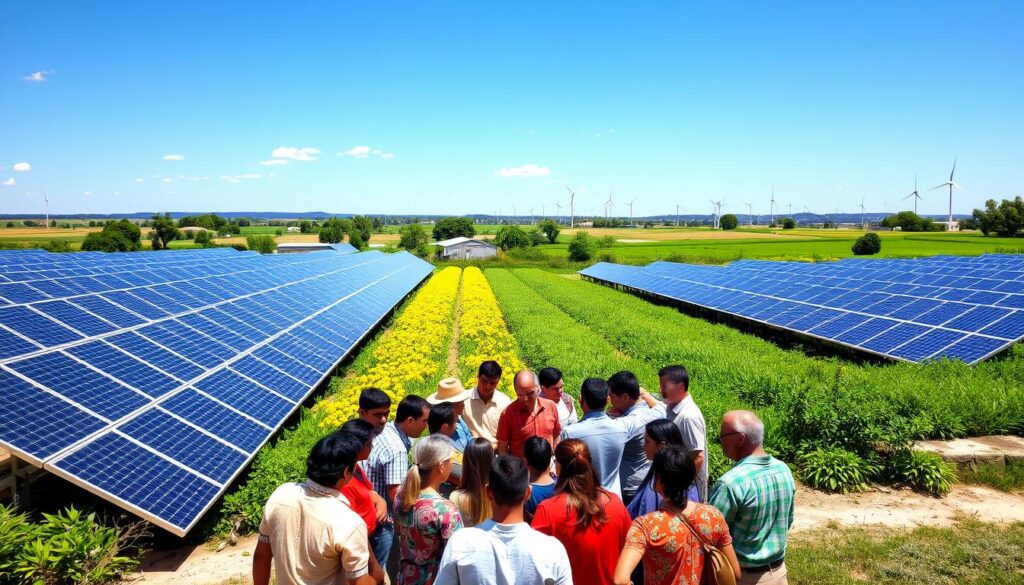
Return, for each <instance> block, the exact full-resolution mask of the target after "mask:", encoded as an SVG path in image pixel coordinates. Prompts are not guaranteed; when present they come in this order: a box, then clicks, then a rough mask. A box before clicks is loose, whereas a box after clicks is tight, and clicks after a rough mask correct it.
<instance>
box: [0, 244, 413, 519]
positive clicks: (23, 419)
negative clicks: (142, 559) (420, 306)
mask: <svg viewBox="0 0 1024 585" xmlns="http://www.w3.org/2000/svg"><path fill="white" fill-rule="evenodd" d="M431 270H432V266H431V265H430V264H428V263H427V262H424V261H423V260H420V259H419V258H416V257H415V256H413V255H411V254H408V253H406V252H402V253H398V254H384V253H381V252H364V253H358V254H339V253H337V252H333V251H325V252H312V253H306V254H287V255H266V256H263V255H258V254H252V253H240V252H235V251H234V250H230V249H211V250H195V251H180V252H166V253H163V252H161V253H148V252H147V253H131V254H102V253H79V254H49V253H46V252H37V251H17V252H14V251H11V252H4V253H0V404H2V405H3V407H2V408H0V444H3V445H4V446H6V447H8V448H9V449H10V450H11V451H12V452H13V453H15V454H17V455H18V456H19V457H20V458H22V459H24V460H27V461H29V462H31V463H33V464H35V465H38V466H42V467H44V468H45V469H48V470H50V471H51V472H52V473H54V474H56V475H59V476H61V477H64V478H66V479H68V480H70V481H72V482H74V483H76V484H78V485H80V486H82V487H84V488H86V489H88V490H90V491H92V492H94V493H96V494H98V495H100V496H102V497H104V498H106V499H108V500H110V501H113V502H114V503H116V504H118V505H120V506H122V507H124V508H126V509H129V510H132V511H134V512H135V513H137V514H139V515H140V516H142V517H144V518H147V519H149V520H150V521H152V522H154V523H156V524H158V525H160V526H162V527H164V528H166V529H168V530H170V531H171V532H174V533H176V534H179V535H184V534H185V533H186V532H187V531H188V530H189V529H190V528H191V527H192V526H193V525H194V524H195V522H196V521H198V519H199V518H200V517H201V516H202V515H203V513H205V511H206V510H208V509H209V507H210V506H211V505H212V504H213V503H214V501H216V499H217V498H218V497H219V496H220V494H221V493H222V492H223V491H224V489H225V487H226V486H227V485H228V484H229V483H230V482H231V481H232V479H233V478H234V477H235V476H236V475H237V474H238V473H239V472H240V471H241V470H242V469H243V468H244V467H245V466H246V464H247V463H248V462H249V461H250V460H251V459H252V457H253V456H254V455H255V453H256V451H257V450H258V449H259V448H260V446H262V445H263V443H264V442H265V441H267V439H268V438H269V437H270V436H271V435H272V434H273V433H274V432H275V431H276V430H277V429H278V428H279V427H280V425H281V424H282V423H283V421H284V420H285V419H286V418H288V416H289V415H290V414H292V413H293V412H294V411H295V410H296V409H297V408H298V407H299V405H300V404H301V402H302V401H303V400H305V399H306V398H307V397H308V396H309V395H310V393H311V392H312V391H313V390H314V389H315V388H316V387H317V386H318V385H319V384H320V382H321V381H323V379H324V378H325V377H326V376H328V375H329V374H330V372H331V370H332V369H333V368H335V367H336V366H337V364H338V363H339V362H340V361H341V360H342V359H343V358H344V357H345V356H346V355H347V354H348V353H349V352H350V351H351V350H352V349H353V348H354V347H355V346H356V345H357V344H358V343H359V342H360V340H361V339H362V338H363V337H364V336H365V335H366V334H367V333H368V331H370V330H371V329H372V328H373V327H374V326H375V325H376V324H377V323H378V322H379V321H380V320H381V319H383V318H384V316H386V315H387V314H388V312H389V311H391V309H393V308H394V307H395V306H396V305H397V304H398V303H399V302H400V301H401V300H402V299H403V298H404V297H405V296H406V295H407V294H408V293H409V292H410V291H411V290H413V289H414V288H415V287H416V286H417V285H418V284H419V283H420V282H422V281H423V279H424V278H426V277H427V276H428V275H429V274H430V272H431Z"/></svg>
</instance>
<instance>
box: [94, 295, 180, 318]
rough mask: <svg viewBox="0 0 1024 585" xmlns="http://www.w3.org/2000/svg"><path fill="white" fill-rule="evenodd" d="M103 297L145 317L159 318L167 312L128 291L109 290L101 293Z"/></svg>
mask: <svg viewBox="0 0 1024 585" xmlns="http://www.w3.org/2000/svg"><path fill="white" fill-rule="evenodd" d="M103 298H105V299H107V300H109V301H113V302H114V303H117V304H118V305H121V306H122V307H124V308H126V309H128V310H129V311H131V312H133V313H137V314H139V315H142V316H143V317H145V318H147V319H161V318H163V317H166V316H167V315H168V312H167V311H165V310H163V309H161V308H160V307H158V306H156V305H154V304H151V303H148V302H146V301H145V300H144V299H142V298H140V297H138V296H135V295H133V294H132V293H130V292H128V291H111V292H108V293H104V294H103Z"/></svg>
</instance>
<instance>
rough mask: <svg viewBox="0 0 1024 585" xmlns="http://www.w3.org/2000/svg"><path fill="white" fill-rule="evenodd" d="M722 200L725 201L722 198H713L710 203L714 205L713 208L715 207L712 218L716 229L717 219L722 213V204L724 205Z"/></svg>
mask: <svg viewBox="0 0 1024 585" xmlns="http://www.w3.org/2000/svg"><path fill="white" fill-rule="evenodd" d="M724 201H725V200H724V199H719V200H718V201H715V200H714V199H712V200H711V205H712V206H714V208H715V212H714V215H713V216H712V219H714V220H715V221H714V226H715V229H718V219H719V216H721V215H722V205H724V203H723V202H724Z"/></svg>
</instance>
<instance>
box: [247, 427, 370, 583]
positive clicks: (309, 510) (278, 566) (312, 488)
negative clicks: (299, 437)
mask: <svg viewBox="0 0 1024 585" xmlns="http://www.w3.org/2000/svg"><path fill="white" fill-rule="evenodd" d="M362 448H363V442H362V441H360V440H359V439H358V438H357V437H356V436H354V435H352V434H349V433H331V434H330V435H327V436H326V437H324V438H323V439H320V440H319V441H317V443H316V445H314V446H313V450H312V451H311V452H310V454H309V458H308V459H307V460H306V477H307V478H308V479H307V480H306V481H305V482H303V483H286V484H284V485H282V486H281V487H279V488H277V489H276V490H274V493H273V494H272V495H271V496H270V499H269V500H267V505H266V507H265V508H264V510H263V520H262V521H261V522H260V536H259V541H258V542H257V544H256V551H255V553H254V554H253V558H252V579H253V583H254V584H255V585H268V584H269V583H270V568H271V561H274V562H273V565H274V567H275V571H274V575H275V577H276V579H277V583H278V585H292V584H296V585H298V584H302V585H305V584H321V583H322V584H325V585H326V584H333V583H354V584H356V585H371V584H379V583H382V582H383V581H384V575H383V573H381V572H380V570H379V567H378V570H377V571H376V572H375V573H373V574H371V572H370V561H369V559H370V553H369V550H368V546H367V539H366V524H364V523H363V521H362V519H361V518H360V517H359V515H358V514H356V513H355V512H353V511H352V510H351V509H349V507H348V503H347V502H346V501H345V497H344V496H342V495H341V492H340V491H339V490H341V489H342V488H344V487H345V485H346V484H348V483H349V481H350V480H351V479H352V472H353V470H354V468H355V465H356V458H357V457H358V455H359V451H360V450H362Z"/></svg>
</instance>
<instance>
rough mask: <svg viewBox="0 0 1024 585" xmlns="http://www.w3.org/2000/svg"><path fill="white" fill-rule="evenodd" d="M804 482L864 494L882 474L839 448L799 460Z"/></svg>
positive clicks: (820, 487)
mask: <svg viewBox="0 0 1024 585" xmlns="http://www.w3.org/2000/svg"><path fill="white" fill-rule="evenodd" d="M797 465H798V471H799V475H800V479H801V480H802V481H803V482H804V483H806V484H807V485H809V486H810V487H813V488H817V489H820V490H825V491H829V492H839V493H842V494H845V493H848V492H855V491H861V490H863V489H864V488H866V487H867V485H868V483H869V482H870V481H871V479H872V478H873V477H874V476H875V475H876V474H877V473H878V466H877V465H876V464H874V463H872V462H869V461H867V460H866V459H863V458H861V457H860V456H859V455H857V454H856V453H851V452H850V451H847V450H845V449H841V448H839V447H829V448H819V449H814V450H812V451H807V452H806V453H803V454H801V455H800V456H799V457H798V459H797Z"/></svg>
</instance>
